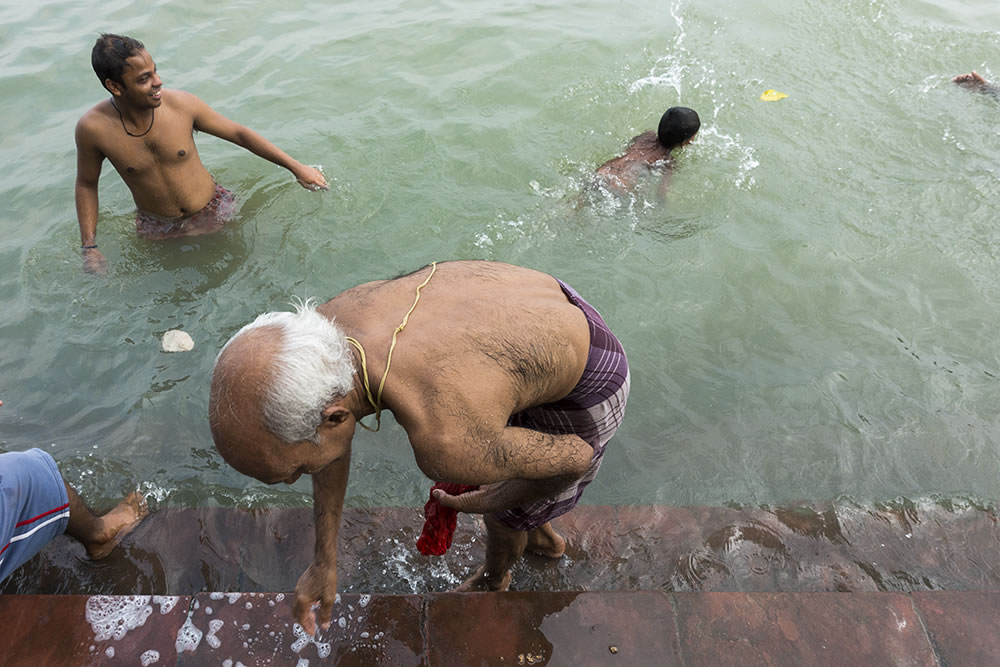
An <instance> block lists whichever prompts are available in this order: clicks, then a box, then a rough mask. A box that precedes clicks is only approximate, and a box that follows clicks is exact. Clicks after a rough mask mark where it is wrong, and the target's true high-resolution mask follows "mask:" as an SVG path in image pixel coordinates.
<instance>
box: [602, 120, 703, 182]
mask: <svg viewBox="0 0 1000 667" xmlns="http://www.w3.org/2000/svg"><path fill="white" fill-rule="evenodd" d="M700 127H701V119H699V118H698V114H697V113H696V112H695V111H694V110H693V109H689V108H687V107H670V108H669V109H667V110H666V112H665V113H664V114H663V116H662V117H661V118H660V125H659V127H658V128H657V131H656V132H653V131H652V130H649V131H647V132H643V133H642V134H640V135H639V136H637V137H635V138H633V139H632V141H631V142H630V143H629V145H628V148H626V149H625V153H624V154H622V155H620V156H618V157H616V158H613V159H611V160H608V161H607V162H605V163H604V164H602V165H601V166H600V167H598V168H597V173H596V181H597V183H598V184H599V185H600V186H602V187H604V188H606V189H608V190H610V191H611V192H614V193H615V194H619V195H623V194H627V193H628V192H630V191H631V190H632V189H633V188H634V187H635V186H636V184H637V183H638V182H639V179H640V178H641V177H642V176H643V175H645V174H648V173H649V172H650V171H652V170H653V169H657V168H662V169H663V178H662V180H661V181H660V187H659V190H658V194H659V197H660V199H663V198H665V197H666V193H667V187H668V186H669V184H670V174H671V167H672V164H671V151H673V150H674V149H676V148H681V147H683V146H687V145H688V144H689V143H691V141H692V140H693V139H694V135H696V134H697V133H698V129H699V128H700Z"/></svg>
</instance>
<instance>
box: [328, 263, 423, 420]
mask: <svg viewBox="0 0 1000 667" xmlns="http://www.w3.org/2000/svg"><path fill="white" fill-rule="evenodd" d="M435 271H437V262H431V272H430V273H429V274H428V275H427V279H426V280H424V282H422V283H420V284H419V285H417V295H416V297H415V298H414V299H413V305H412V306H410V310H408V311H407V312H406V315H404V316H403V321H402V322H400V323H399V326H398V327H396V329H395V331H393V332H392V343H391V344H390V345H389V356H388V357H386V360H385V373H383V374H382V381H381V382H379V383H378V393H377V394H376V395H375V396H374V397H372V388H371V384H370V383H369V382H368V359H367V358H366V357H365V348H364V347H362V345H361V343H359V342H358V341H357V340H356V339H354V338H351V337H350V336H347V337H346V338H347V342H348V343H350V344H351V345H353V346H354V347H355V348H356V349H357V351H358V353H359V354H360V355H361V380H362V381H363V382H364V385H365V394H367V396H368V402H369V403H371V405H372V407H373V408H375V428H372V427H371V426H368V425H366V424H364V423H363V422H361V421H358V423H359V424H361V428H364V429H367V430H369V431H371V432H372V433H375V432H377V431H378V430H379V429H380V428H381V427H382V389H384V388H385V379H386V378H387V377H389V365H390V364H392V351H393V350H394V349H396V336H398V335H399V332H400V331H402V330H403V329H404V328H405V327H406V323H407V322H408V321H409V320H410V314H411V313H413V311H414V310H415V309H416V307H417V303H418V302H419V301H420V290H421V289H423V288H424V287H425V286H426V285H427V283H429V282H430V281H431V278H433V277H434V272H435Z"/></svg>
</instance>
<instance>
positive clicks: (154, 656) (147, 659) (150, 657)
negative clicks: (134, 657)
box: [139, 650, 160, 667]
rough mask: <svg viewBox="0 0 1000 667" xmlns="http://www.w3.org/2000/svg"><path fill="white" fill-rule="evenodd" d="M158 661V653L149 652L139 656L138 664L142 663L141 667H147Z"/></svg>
mask: <svg viewBox="0 0 1000 667" xmlns="http://www.w3.org/2000/svg"><path fill="white" fill-rule="evenodd" d="M159 661H160V652H159V651H153V650H149V651H146V652H145V653H143V654H142V655H141V656H139V662H141V663H142V667H149V665H152V664H153V663H155V662H159Z"/></svg>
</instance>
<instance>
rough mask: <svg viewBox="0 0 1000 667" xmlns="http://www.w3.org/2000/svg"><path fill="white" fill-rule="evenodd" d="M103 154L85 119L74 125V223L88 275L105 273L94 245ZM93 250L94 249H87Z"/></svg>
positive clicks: (105, 262)
mask: <svg viewBox="0 0 1000 667" xmlns="http://www.w3.org/2000/svg"><path fill="white" fill-rule="evenodd" d="M103 162H104V154H103V153H101V151H100V150H99V149H98V148H97V146H96V145H95V144H94V140H93V135H92V133H91V132H90V131H89V130H88V129H87V127H86V124H85V118H81V119H80V122H79V123H77V125H76V185H75V188H74V199H75V200H76V219H77V222H78V223H79V225H80V246H81V248H82V250H81V252H83V266H84V269H85V270H87V271H89V272H91V273H105V272H107V260H106V259H105V258H104V255H103V254H101V251H100V250H98V249H97V248H96V245H97V204H98V196H97V186H98V182H99V181H100V177H101V164H102V163H103ZM88 246H94V247H88Z"/></svg>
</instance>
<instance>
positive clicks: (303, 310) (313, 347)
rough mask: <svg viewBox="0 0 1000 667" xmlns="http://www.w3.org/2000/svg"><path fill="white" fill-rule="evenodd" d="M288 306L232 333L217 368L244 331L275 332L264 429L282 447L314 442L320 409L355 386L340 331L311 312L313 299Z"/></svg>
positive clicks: (351, 367)
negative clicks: (277, 343)
mask: <svg viewBox="0 0 1000 667" xmlns="http://www.w3.org/2000/svg"><path fill="white" fill-rule="evenodd" d="M292 305H294V306H295V312H294V313H290V312H271V313H264V314H263V315H260V316H258V317H257V319H255V320H254V321H253V322H251V323H250V324H248V325H246V326H245V327H243V328H242V329H240V330H239V331H237V332H236V333H235V334H234V335H233V337H232V338H230V339H229V341H228V342H227V343H226V344H225V345H224V346H223V347H222V350H220V351H219V356H218V357H216V363H218V361H219V358H221V357H222V354H223V353H224V352H225V351H226V348H227V347H229V345H230V343H232V342H233V341H234V340H236V339H237V338H239V337H240V336H242V335H243V334H245V333H247V332H248V331H252V330H254V329H262V328H265V327H274V328H276V329H278V331H279V334H280V336H281V348H280V350H279V351H278V353H277V354H276V355H275V356H274V361H273V376H272V379H271V384H270V386H269V387H265V388H264V405H263V406H262V408H261V409H262V412H263V416H264V425H265V426H267V428H268V429H269V430H270V431H271V432H272V433H273V434H274V435H275V436H276V437H277V438H278V439H279V440H281V441H282V442H287V443H292V442H300V441H302V440H310V441H312V442H316V441H317V432H316V431H317V428H318V427H319V425H320V424H321V423H322V422H323V414H322V413H323V409H324V408H326V406H327V405H329V404H330V401H332V400H333V399H335V398H339V397H342V396H346V395H347V393H348V392H349V391H350V390H351V389H352V388H353V387H354V360H353V358H352V357H351V351H350V348H349V347H348V345H347V340H346V339H345V336H344V332H343V331H341V330H340V327H338V326H337V325H336V324H334V323H333V321H331V320H329V319H327V318H325V317H323V316H322V315H320V314H319V313H317V312H316V302H315V301H314V300H313V299H308V300H306V301H301V300H296V301H294V302H293V304H292Z"/></svg>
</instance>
